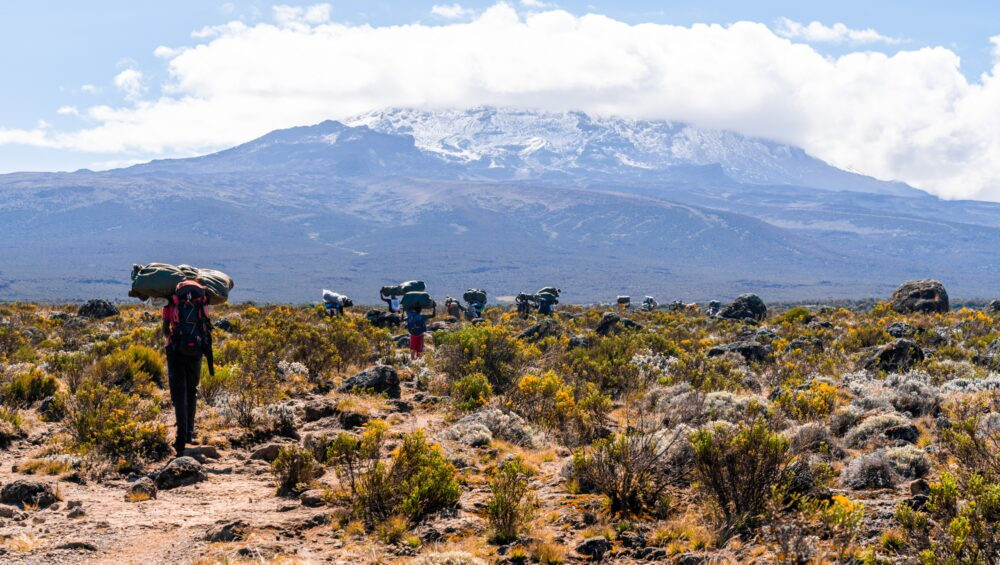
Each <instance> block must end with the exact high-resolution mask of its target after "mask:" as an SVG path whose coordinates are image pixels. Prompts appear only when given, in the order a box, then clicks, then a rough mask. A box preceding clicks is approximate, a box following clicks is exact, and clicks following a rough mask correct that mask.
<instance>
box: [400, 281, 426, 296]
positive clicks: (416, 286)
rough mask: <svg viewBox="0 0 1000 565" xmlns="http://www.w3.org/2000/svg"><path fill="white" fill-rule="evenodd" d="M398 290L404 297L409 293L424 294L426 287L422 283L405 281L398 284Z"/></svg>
mask: <svg viewBox="0 0 1000 565" xmlns="http://www.w3.org/2000/svg"><path fill="white" fill-rule="evenodd" d="M399 290H400V293H401V294H404V295H405V294H407V293H410V292H424V291H425V290H427V285H425V284H424V281H406V282H404V283H400V284H399Z"/></svg>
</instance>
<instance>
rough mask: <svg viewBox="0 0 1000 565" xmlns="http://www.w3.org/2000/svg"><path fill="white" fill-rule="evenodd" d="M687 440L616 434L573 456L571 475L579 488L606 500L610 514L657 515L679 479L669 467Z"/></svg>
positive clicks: (643, 434) (677, 470) (653, 435)
mask: <svg viewBox="0 0 1000 565" xmlns="http://www.w3.org/2000/svg"><path fill="white" fill-rule="evenodd" d="M681 441H687V438H683V437H679V436H678V435H676V434H670V433H666V434H660V435H655V434H647V433H632V434H624V433H623V434H615V435H613V436H611V437H610V438H607V439H602V440H598V441H597V442H595V443H594V446H593V448H592V449H591V450H590V451H589V452H587V453H583V452H578V453H577V454H576V455H575V456H574V461H573V466H574V473H575V474H576V477H577V479H578V481H579V482H580V483H582V484H586V485H590V486H591V487H592V488H593V490H594V491H596V492H599V493H601V494H603V495H605V496H607V497H608V502H609V506H610V510H611V513H612V514H614V515H624V516H635V515H640V514H642V513H644V512H647V511H655V512H659V511H661V510H663V509H664V508H665V506H666V504H665V503H666V495H667V489H668V487H669V486H670V484H671V482H672V481H675V480H677V479H678V473H679V472H680V470H679V469H674V468H672V466H671V456H672V453H673V451H674V448H675V447H680V446H679V445H678V443H679V442H681Z"/></svg>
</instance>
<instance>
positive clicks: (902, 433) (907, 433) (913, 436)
mask: <svg viewBox="0 0 1000 565" xmlns="http://www.w3.org/2000/svg"><path fill="white" fill-rule="evenodd" d="M883 433H884V434H885V437H887V438H889V439H895V440H900V441H905V442H906V443H917V440H918V439H920V430H918V429H917V427H916V426H914V425H913V424H903V425H902V426H893V427H891V428H889V429H888V430H886V431H885V432H883Z"/></svg>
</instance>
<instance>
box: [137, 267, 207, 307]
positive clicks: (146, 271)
mask: <svg viewBox="0 0 1000 565" xmlns="http://www.w3.org/2000/svg"><path fill="white" fill-rule="evenodd" d="M189 275H194V276H197V274H196V273H185V272H184V271H182V270H181V268H180V267H177V266H174V265H168V264H166V263H150V264H148V265H132V288H131V289H130V290H129V291H128V295H129V296H131V297H134V298H138V299H139V300H146V299H149V298H167V297H168V296H172V295H173V294H174V289H175V288H177V285H178V284H179V283H182V282H184V281H186V280H190V279H191V278H194V276H189Z"/></svg>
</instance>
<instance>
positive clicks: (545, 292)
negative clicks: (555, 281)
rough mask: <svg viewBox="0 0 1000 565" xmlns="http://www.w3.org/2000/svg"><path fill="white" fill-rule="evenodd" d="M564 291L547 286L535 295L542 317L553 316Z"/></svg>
mask: <svg viewBox="0 0 1000 565" xmlns="http://www.w3.org/2000/svg"><path fill="white" fill-rule="evenodd" d="M560 294H562V289H559V288H556V287H554V286H547V287H545V288H543V289H542V290H539V291H538V292H536V293H535V304H537V305H538V313H539V314H540V315H542V316H551V315H552V314H553V312H554V311H555V306H556V304H559V295H560Z"/></svg>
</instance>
